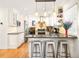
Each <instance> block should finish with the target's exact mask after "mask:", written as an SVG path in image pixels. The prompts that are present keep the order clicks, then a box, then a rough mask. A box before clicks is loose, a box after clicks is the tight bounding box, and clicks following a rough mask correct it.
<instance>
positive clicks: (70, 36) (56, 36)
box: [25, 34, 77, 39]
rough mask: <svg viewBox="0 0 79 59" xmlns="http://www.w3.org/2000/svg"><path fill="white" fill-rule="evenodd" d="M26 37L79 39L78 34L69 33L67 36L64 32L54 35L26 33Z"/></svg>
mask: <svg viewBox="0 0 79 59" xmlns="http://www.w3.org/2000/svg"><path fill="white" fill-rule="evenodd" d="M25 38H72V39H77V36H74V35H69V36H68V37H65V35H64V34H52V35H26V36H25Z"/></svg>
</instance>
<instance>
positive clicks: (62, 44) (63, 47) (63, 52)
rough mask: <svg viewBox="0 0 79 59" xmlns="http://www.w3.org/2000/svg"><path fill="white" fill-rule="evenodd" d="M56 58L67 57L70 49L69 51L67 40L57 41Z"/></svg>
mask: <svg viewBox="0 0 79 59" xmlns="http://www.w3.org/2000/svg"><path fill="white" fill-rule="evenodd" d="M56 57H57V58H69V57H71V56H70V51H69V45H68V42H67V41H65V40H61V41H58V47H57V55H56Z"/></svg>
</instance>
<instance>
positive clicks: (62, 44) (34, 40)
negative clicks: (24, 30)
mask: <svg viewBox="0 0 79 59" xmlns="http://www.w3.org/2000/svg"><path fill="white" fill-rule="evenodd" d="M25 38H28V44H29V57H31V58H33V57H35V58H38V57H40V58H63V57H64V58H65V57H66V58H68V57H74V52H75V51H74V40H76V39H77V37H76V36H73V35H69V36H68V37H65V35H63V34H51V35H26V36H25Z"/></svg>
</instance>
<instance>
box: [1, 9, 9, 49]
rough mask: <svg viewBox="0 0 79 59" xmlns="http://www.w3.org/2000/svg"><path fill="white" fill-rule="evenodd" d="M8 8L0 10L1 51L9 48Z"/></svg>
mask: <svg viewBox="0 0 79 59" xmlns="http://www.w3.org/2000/svg"><path fill="white" fill-rule="evenodd" d="M7 11H8V10H7V8H0V23H1V22H2V23H3V24H2V25H1V24H0V49H6V48H7V46H8V35H7V32H8V29H7V28H8V21H7V15H8V13H7Z"/></svg>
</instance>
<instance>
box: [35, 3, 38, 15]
mask: <svg viewBox="0 0 79 59" xmlns="http://www.w3.org/2000/svg"><path fill="white" fill-rule="evenodd" d="M37 10H38V9H37V2H36V11H35V16H38V11H37Z"/></svg>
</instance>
